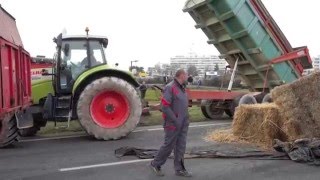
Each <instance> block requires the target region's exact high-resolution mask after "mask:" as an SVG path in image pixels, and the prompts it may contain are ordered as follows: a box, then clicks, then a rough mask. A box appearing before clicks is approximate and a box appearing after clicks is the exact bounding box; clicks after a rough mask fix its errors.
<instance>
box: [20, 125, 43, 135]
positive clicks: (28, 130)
mask: <svg viewBox="0 0 320 180" xmlns="http://www.w3.org/2000/svg"><path fill="white" fill-rule="evenodd" d="M39 130H40V128H39V127H36V126H34V127H31V128H26V129H19V135H20V136H21V137H31V136H34V135H36V134H37V132H38V131H39Z"/></svg>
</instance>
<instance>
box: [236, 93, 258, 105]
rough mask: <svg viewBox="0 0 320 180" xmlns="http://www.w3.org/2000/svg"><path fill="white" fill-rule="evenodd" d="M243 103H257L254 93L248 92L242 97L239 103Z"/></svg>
mask: <svg viewBox="0 0 320 180" xmlns="http://www.w3.org/2000/svg"><path fill="white" fill-rule="evenodd" d="M241 104H257V100H256V98H254V97H253V96H252V95H250V94H246V95H244V96H242V97H241V99H240V101H239V105H241Z"/></svg>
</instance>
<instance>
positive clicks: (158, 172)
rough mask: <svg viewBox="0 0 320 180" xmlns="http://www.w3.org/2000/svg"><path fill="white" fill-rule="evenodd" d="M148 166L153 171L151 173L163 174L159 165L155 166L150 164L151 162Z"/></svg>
mask: <svg viewBox="0 0 320 180" xmlns="http://www.w3.org/2000/svg"><path fill="white" fill-rule="evenodd" d="M149 166H150V168H151V170H152V171H153V173H154V174H155V175H157V176H164V174H163V172H162V171H161V168H160V167H155V166H154V165H152V162H151V163H150V165H149Z"/></svg>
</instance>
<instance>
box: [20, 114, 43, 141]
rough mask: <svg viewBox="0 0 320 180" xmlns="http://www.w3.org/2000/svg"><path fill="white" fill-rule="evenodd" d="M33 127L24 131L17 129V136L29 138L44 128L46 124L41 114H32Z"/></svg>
mask: <svg viewBox="0 0 320 180" xmlns="http://www.w3.org/2000/svg"><path fill="white" fill-rule="evenodd" d="M33 123H34V126H33V127H31V128H26V129H19V135H20V136H21V137H31V136H34V135H36V134H37V133H38V131H40V129H41V127H44V126H46V124H47V122H46V121H45V120H44V119H43V116H42V113H36V114H33Z"/></svg>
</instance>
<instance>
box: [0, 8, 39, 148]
mask: <svg viewBox="0 0 320 180" xmlns="http://www.w3.org/2000/svg"><path fill="white" fill-rule="evenodd" d="M30 62H31V59H30V55H29V53H28V52H27V51H26V50H24V48H23V44H22V41H21V38H20V35H19V32H18V29H17V26H16V22H15V19H14V18H13V17H12V16H11V15H10V14H9V13H8V12H7V11H5V10H4V9H3V8H2V7H1V5H0V84H1V88H0V147H4V146H8V145H10V144H12V143H13V142H15V141H16V140H17V138H18V129H23V128H29V127H32V126H33V121H32V116H31V113H29V111H28V110H27V109H28V107H29V106H30V105H31V78H30Z"/></svg>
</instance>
